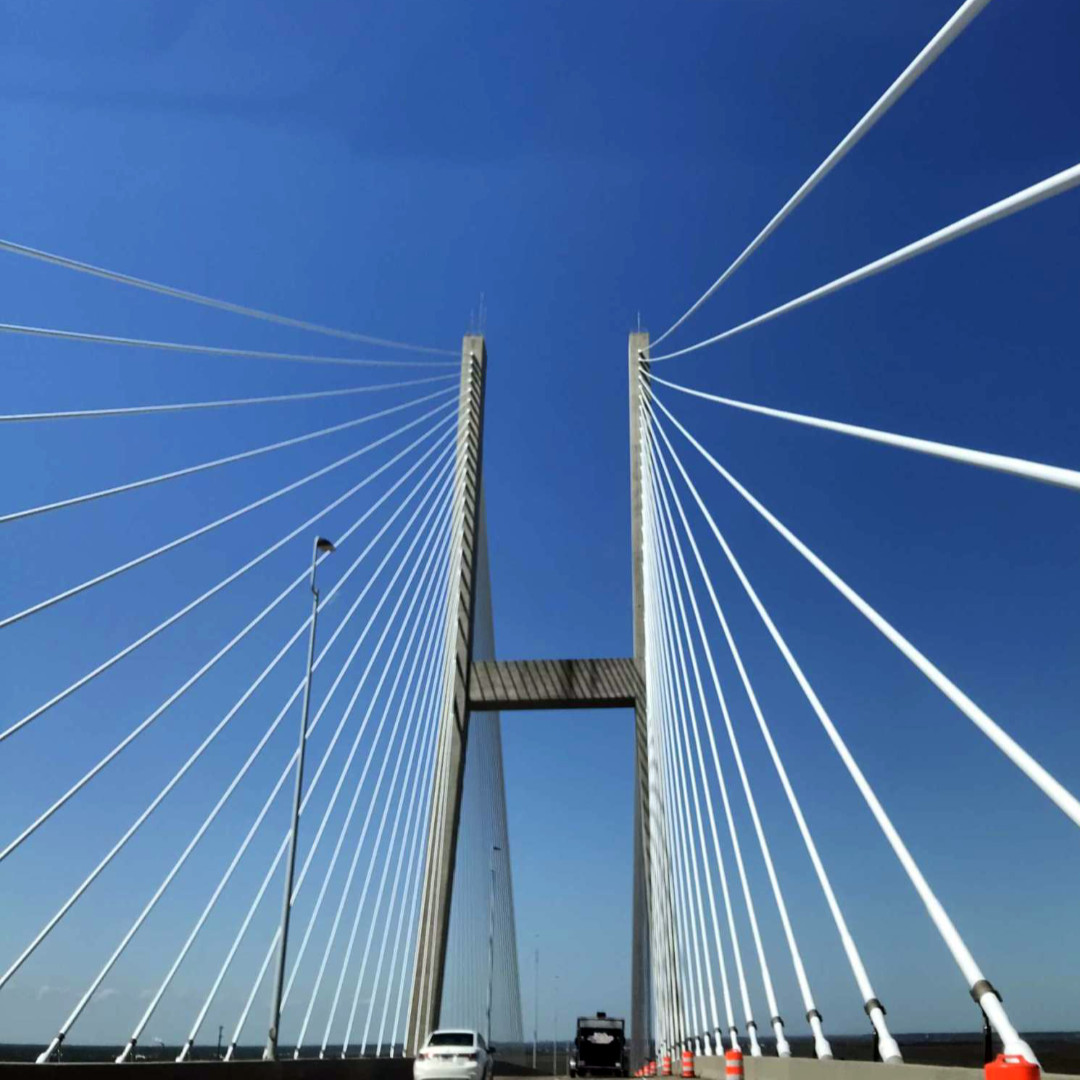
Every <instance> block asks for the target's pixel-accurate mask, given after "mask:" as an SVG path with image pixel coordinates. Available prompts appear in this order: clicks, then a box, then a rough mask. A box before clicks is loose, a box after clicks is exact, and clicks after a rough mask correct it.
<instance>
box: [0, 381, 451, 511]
mask: <svg viewBox="0 0 1080 1080" xmlns="http://www.w3.org/2000/svg"><path fill="white" fill-rule="evenodd" d="M450 393H453V387H450V388H448V389H445V390H436V391H435V392H434V393H432V394H426V395H424V396H423V397H419V398H415V399H414V400H412V401H406V402H404V403H403V404H401V405H393V406H391V407H390V408H388V409H382V410H381V411H380V412H375V413H370V414H369V415H367V416H361V417H359V418H358V419H355V420H346V421H345V422H344V423H341V424H334V425H332V426H331V427H325V428H320V429H319V430H318V431H309V432H307V433H306V434H304V435H297V436H295V437H294V438H291V439H282V440H281V441H279V442H274V443H268V444H267V445H266V446H257V447H255V448H254V449H253V450H244V451H241V452H240V453H239V454H229V455H228V456H226V457H220V458H214V459H213V460H212V461H203V462H200V463H199V464H198V465H189V466H187V467H186V468H183V469H174V470H173V471H172V472H166V473H159V474H158V475H157V476H147V477H144V478H143V479H141V480H132V481H130V482H129V483H127V484H117V485H116V486H114V487H110V488H102V489H101V490H99V491H89V492H86V493H85V494H84V495H73V496H72V497H71V498H68V499H59V500H57V501H56V502H51V503H42V504H41V505H40V506H31V507H28V508H27V509H25V510H14V511H12V512H11V513H9V514H0V525H4V524H6V523H7V522H10V521H21V520H22V519H23V518H28V517H34V516H35V515H36V514H45V513H48V512H49V511H51V510H63V509H65V508H67V507H69V506H78V505H80V504H82V503H87V502H93V501H94V500H95V499H104V498H107V497H108V496H110V495H121V494H123V493H124V492H128V491H135V490H137V489H139V488H144V487H150V486H151V485H153V484H161V483H164V482H165V481H166V480H177V479H179V478H180V477H182V476H192V475H194V474H195V473H200V472H206V471H207V470H208V469H216V468H219V467H220V466H222V465H232V464H233V463H234V462H237V461H246V460H247V459H248V458H253V457H259V456H261V455H262V454H269V453H272V452H273V451H275V450H284V449H285V448H286V447H289V446H297V445H299V444H300V443H305V442H309V441H310V440H312V439H321V438H323V437H324V436H326V435H334V434H336V433H337V432H339V431H347V430H349V429H350V428H354V427H357V426H358V425H360V424H368V423H370V422H371V421H372V420H379V419H381V418H382V417H384V416H390V415H391V414H392V413H396V412H401V410H402V409H410V408H412V407H413V406H414V405H421V404H423V403H424V402H425V401H431V400H432V399H433V398H437V397H445V396H446V395H447V394H450Z"/></svg>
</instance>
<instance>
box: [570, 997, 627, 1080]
mask: <svg viewBox="0 0 1080 1080" xmlns="http://www.w3.org/2000/svg"><path fill="white" fill-rule="evenodd" d="M569 1058H570V1060H569V1063H568V1064H569V1071H570V1075H571V1076H628V1075H629V1059H628V1056H627V1049H626V1021H625V1020H620V1019H618V1018H617V1017H614V1016H608V1014H607V1013H602V1012H598V1013H597V1014H596V1015H595V1016H579V1017H578V1022H577V1031H576V1032H575V1034H574V1043H573V1046H571V1048H570V1055H569Z"/></svg>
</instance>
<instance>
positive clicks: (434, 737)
mask: <svg viewBox="0 0 1080 1080" xmlns="http://www.w3.org/2000/svg"><path fill="white" fill-rule="evenodd" d="M463 515H464V504H463V502H462V501H461V500H460V499H458V498H455V510H454V515H453V518H452V520H451V525H450V540H451V543H450V544H449V545H448V548H447V550H446V552H445V553H444V556H443V579H442V589H443V592H442V602H443V619H442V623H443V640H442V647H441V649H440V648H438V644H439V642H438V636H437V635H435V634H434V632H435V631H436V630H438V626H439V621H438V620H433V621H432V631H433V635H434V636H433V637H432V641H431V662H430V664H429V665H428V670H427V672H426V673H425V679H426V686H427V689H426V692H425V697H424V702H423V705H422V706H421V708H420V715H429V714H430V715H432V716H433V719H432V721H431V725H432V733H431V740H430V743H431V745H430V749H429V757H430V761H431V764H430V767H429V769H428V781H429V782H430V781H431V780H432V779H433V778H434V775H435V755H436V748H437V746H438V742H439V738H438V736H439V728H440V723H439V718H440V716H441V711H440V710H441V707H442V702H443V698H442V697H441V696H440V695H439V694H438V693H437V688H438V686H439V682H440V676H441V680H442V682H443V684H444V686H445V685H446V678H447V668H446V659H447V655H448V653H447V649H448V647H449V640H450V639H449V634H448V629H449V626H450V625H451V624H452V620H451V614H450V613H451V604H450V595H451V594H450V580H451V578H450V568H451V566H452V565H454V564H453V563H452V562H451V561H450V555H451V553H452V552H454V550H455V547H458V548H459V547H460V539H459V538H460V530H461V526H462V520H463ZM440 656H441V658H442V667H441V670H440V667H439V664H438V660H439V658H440ZM432 710H434V712H432ZM428 790H430V789H428ZM421 797H422V795H421ZM410 813H411V810H410ZM418 825H419V820H418ZM395 828H396V824H395ZM376 847H377V845H376ZM414 849H415V840H414ZM402 854H404V852H403V853H402ZM399 865H400V863H399ZM410 873H411V868H410ZM395 876H396V875H395ZM369 881H370V867H369V871H368V874H367V875H365V881H364V885H363V891H362V894H361V899H360V902H359V903H358V905H357V910H356V914H355V916H354V919H353V925H352V928H351V930H350V934H349V944H348V948H347V949H346V952H345V956H344V959H343V960H342V964H341V971H340V973H339V976H338V982H337V986H336V987H335V991H334V1001H333V1004H332V1006H331V1009H330V1015H329V1017H328V1019H327V1024H326V1030H325V1032H324V1035H323V1050H324V1051H325V1048H326V1043H327V1040H328V1038H329V1033H330V1026H331V1024H332V1022H333V1018H334V1016H335V1014H336V1012H337V1006H338V1003H339V1000H340V995H341V990H342V988H343V985H344V981H345V976H346V973H347V968H348V964H349V958H350V956H351V955H352V950H353V947H354V943H355V940H356V933H357V930H358V928H359V919H360V914H361V912H362V911H363V908H364V903H365V901H366V896H367V889H368V885H369ZM384 882H385V869H384V874H383V881H382V882H380V900H381V893H382V885H383V883H384ZM377 911H378V908H376V914H377ZM374 919H375V916H373V917H372V920H371V921H370V925H371V928H370V929H369V933H368V940H367V943H366V944H365V947H364V956H363V961H362V963H361V967H360V975H359V977H358V979H357V987H358V989H357V993H356V994H355V995H354V998H353V1004H352V1009H351V1011H350V1019H349V1024H348V1028H347V1029H346V1032H345V1035H344V1038H343V1040H342V1047H341V1056H342V1058H344V1057H345V1056H346V1053H347V1051H348V1045H349V1040H350V1037H351V1035H352V1027H353V1022H354V1020H355V1016H356V1007H357V1003H358V998H359V986H360V985H361V984H362V982H363V974H364V969H365V967H366V964H367V958H368V950H369V948H370V942H371V930H373V929H374ZM387 926H388V927H389V922H388V923H387ZM399 936H400V920H399ZM384 945H385V933H384ZM380 953H381V950H380ZM380 961H381V957H380ZM403 966H404V960H403ZM389 990H390V985H389V980H388V982H387V999H386V1002H385V1003H384V1004H385V1005H388V1004H389ZM372 1004H374V1002H373V1001H372ZM369 1014H370V1010H369ZM384 1016H385V1009H384ZM366 1038H367V1031H366V1029H365V1035H364V1039H365V1045H366ZM362 1050H363V1046H362V1047H361V1051H362Z"/></svg>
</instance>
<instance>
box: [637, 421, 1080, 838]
mask: <svg viewBox="0 0 1080 1080" xmlns="http://www.w3.org/2000/svg"><path fill="white" fill-rule="evenodd" d="M657 404H658V405H659V406H660V408H661V409H663V411H664V413H665V415H666V416H668V418H669V419H670V420H671V422H672V423H673V424H674V425H675V426H676V427H677V428H678V429H679V431H680V432H681V433H682V434H683V435H684V436H685V437H686V438H687V439H688V440H689V442H690V444H691V445H692V446H693V447H694V448H695V449H696V450H697V451H698V452H699V453H700V454H701V455H702V456H703V457H704V458H705V460H706V461H708V462H709V464H710V465H712V467H713V468H714V469H715V470H716V471H717V472H718V473H719V474H720V475H721V476H722V477H723V478H724V479H725V480H726V481H727V482H728V483H729V484H730V485H731V486H732V487H733V488H734V489H735V490H736V491H737V492H738V493H739V494H740V495H741V496H742V497H743V499H745V500H746V501H747V502H748V503H749V504H750V505H751V506H752V507H753V508H754V509H755V510H756V511H757V512H758V513H759V514H760V515H761V516H762V517H763V518H764V519H765V520H766V521H767V522H768V523H769V524H770V525H771V526H772V527H773V528H774V529H775V530H776V531H777V532H778V533H779V534H780V535H781V536H782V537H783V538H784V539H785V540H787V542H788V543H789V544H790V545H791V546H792V547H793V548H794V549H795V550H796V551H797V552H798V553H799V554H800V555H802V557H803V558H804V559H806V561H807V562H808V563H810V565H811V566H813V567H814V569H815V570H817V571H818V573H819V574H821V576H822V577H824V578H825V580H826V581H828V582H829V584H830V585H832V586H833V587H834V588H835V589H836V590H837V591H838V592H839V593H840V594H841V595H842V596H843V597H844V598H845V599H846V600H847V601H848V602H849V603H850V604H851V605H852V606H853V607H854V608H855V609H856V610H857V611H858V612H859V613H860V614H862V615H863V616H865V617H866V618H867V619H868V620H869V621H870V623H872V624H873V626H874V627H875V628H876V629H877V630H879V631H880V632H881V633H882V634H883V635H884V637H885V638H887V639H888V640H889V641H890V642H892V644H893V645H895V646H896V648H897V649H899V650H900V652H901V653H903V655H904V656H906V657H907V658H908V660H910V661H911V663H912V664H914V665H915V667H917V668H918V669H919V671H921V672H922V673H923V675H925V676H926V677H927V679H929V680H930V682H931V683H933V685H934V686H936V687H937V688H938V690H940V691H941V692H942V693H943V694H944V695H945V696H946V697H947V698H948V699H949V700H950V701H951V702H952V703H953V704H954V705H955V706H956V707H957V708H958V709H959V710H960V711H961V712H962V713H963V714H964V715H965V716H966V717H967V718H968V719H969V720H970V721H971V722H972V723H973V724H974V725H975V726H976V727H977V728H978V729H979V730H980V731H981V732H982V733H983V734H984V735H985V736H986V737H987V738H988V739H989V740H990V741H991V742H992V743H993V744H994V745H995V746H996V747H997V748H998V749H999V750H1000V751H1001V752H1002V753H1003V754H1004V755H1005V756H1006V757H1007V758H1008V759H1009V761H1011V762H1012V763H1013V764H1014V765H1015V766H1016V767H1017V768H1018V769H1020V771H1021V772H1022V773H1023V774H1024V775H1025V776H1026V777H1027V778H1028V779H1029V780H1031V782H1032V783H1033V784H1035V786H1036V787H1037V788H1039V790H1040V791H1042V792H1043V794H1044V795H1046V796H1047V798H1049V799H1050V801H1051V802H1052V803H1053V804H1054V805H1055V806H1056V807H1057V808H1058V809H1059V810H1061V812H1062V813H1064V814H1065V815H1066V816H1067V817H1068V818H1069V819H1070V820H1071V821H1072V822H1073V823H1074V824H1076V825H1080V799H1077V797H1076V796H1075V795H1073V794H1072V792H1070V791H1069V790H1068V788H1066V787H1065V786H1064V785H1063V784H1061V783H1060V782H1059V781H1058V780H1056V779H1055V778H1054V777H1053V776H1052V775H1051V774H1050V773H1049V772H1048V771H1047V770H1046V769H1045V768H1044V767H1043V766H1042V765H1040V764H1039V762H1038V761H1036V760H1035V758H1034V757H1032V756H1031V754H1029V753H1028V752H1027V751H1026V750H1025V749H1024V748H1023V747H1022V746H1021V745H1020V744H1019V743H1018V742H1016V740H1015V739H1013V738H1012V736H1011V735H1009V734H1008V733H1007V732H1006V731H1004V729H1002V728H1001V727H1000V726H999V725H998V724H997V723H996V722H995V721H994V720H992V719H991V718H990V717H989V716H988V715H987V713H985V712H984V711H983V710H982V709H981V708H979V706H978V705H976V704H975V702H974V701H972V700H971V698H969V697H968V696H967V694H965V693H964V692H963V691H962V690H961V689H960V688H959V687H958V686H957V685H956V684H955V683H954V682H953V681H952V680H951V679H950V678H949V677H948V676H947V675H946V674H945V673H944V672H943V671H942V670H941V669H940V668H938V667H937V666H936V665H935V664H934V663H933V662H932V661H931V660H930V659H929V658H928V657H927V656H925V655H924V654H923V653H922V652H920V651H919V650H918V649H917V648H916V647H915V646H914V645H913V644H912V643H911V642H910V641H909V640H908V639H907V638H906V637H904V635H903V634H901V633H900V631H899V630H897V629H896V627H894V626H893V625H892V623H890V622H889V621H888V620H887V619H886V618H885V617H884V616H883V615H882V614H881V613H880V612H879V611H877V609H876V608H874V607H873V606H872V605H871V604H869V603H868V602H867V601H866V600H864V599H863V597H862V596H860V595H859V594H858V593H857V592H856V591H855V590H854V589H853V588H852V587H851V586H850V585H848V583H847V582H846V581H844V579H843V578H841V577H840V575H839V574H837V573H836V572H835V571H834V570H833V569H832V568H831V567H829V566H828V564H827V563H826V562H825V561H824V560H823V559H821V558H819V557H818V556H817V555H815V554H814V552H813V551H811V550H810V548H809V547H807V546H806V544H804V543H803V542H802V541H801V540H800V539H799V538H798V537H797V536H796V535H795V534H794V533H793V532H792V531H791V530H790V529H789V528H788V527H787V526H786V525H784V524H783V522H781V521H780V520H779V518H777V517H776V516H775V515H774V514H772V513H771V512H770V511H769V510H768V509H767V508H766V507H765V506H764V505H763V504H762V503H761V502H759V501H758V500H757V499H756V498H755V497H754V496H753V495H751V494H750V492H749V491H747V489H746V488H745V487H743V486H742V484H740V483H739V481H738V480H736V479H735V477H734V476H732V475H731V473H730V472H728V470H727V469H725V468H724V467H723V465H721V464H720V463H719V462H718V461H717V460H716V458H714V457H713V456H712V454H710V453H709V452H708V451H707V450H706V449H705V448H704V447H703V446H702V445H701V443H699V442H698V441H697V439H695V438H694V436H693V435H691V434H690V432H689V431H687V430H686V428H685V427H684V426H683V425H682V424H681V423H680V422H679V421H678V420H676V419H675V417H674V416H672V414H671V413H670V412H669V411H668V409H667V408H666V407H665V406H664V403H663V402H661V401H659V400H657Z"/></svg>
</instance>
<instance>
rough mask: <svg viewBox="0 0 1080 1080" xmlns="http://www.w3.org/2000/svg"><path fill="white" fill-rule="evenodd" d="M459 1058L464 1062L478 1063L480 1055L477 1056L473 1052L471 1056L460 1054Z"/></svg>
mask: <svg viewBox="0 0 1080 1080" xmlns="http://www.w3.org/2000/svg"><path fill="white" fill-rule="evenodd" d="M461 1056H462V1057H463V1058H464V1059H465V1060H466V1061H478V1060H479V1059H480V1055H479V1054H477V1053H476V1052H475V1051H474V1052H473V1053H471V1054H462V1055H461Z"/></svg>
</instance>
